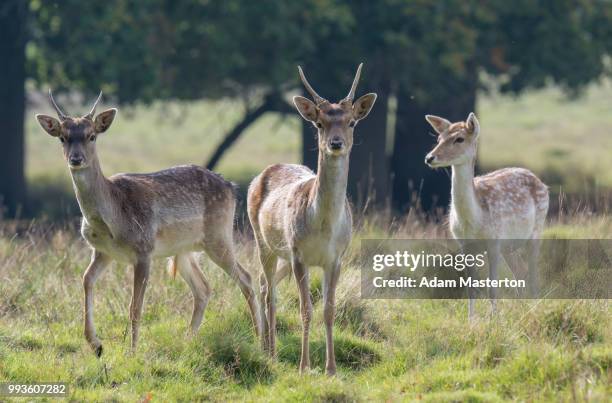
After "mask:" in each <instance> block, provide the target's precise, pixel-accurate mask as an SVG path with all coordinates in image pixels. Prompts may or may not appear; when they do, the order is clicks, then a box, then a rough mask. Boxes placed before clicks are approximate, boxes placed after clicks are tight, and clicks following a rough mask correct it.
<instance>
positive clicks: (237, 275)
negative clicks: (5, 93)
mask: <svg viewBox="0 0 612 403" xmlns="http://www.w3.org/2000/svg"><path fill="white" fill-rule="evenodd" d="M56 109H58V112H59V108H57V107H56ZM115 114H116V110H114V109H111V110H108V111H105V112H102V113H100V114H99V115H98V116H96V117H95V119H94V118H93V109H92V112H91V113H90V114H89V115H87V116H86V117H82V118H71V117H67V116H65V115H64V114H63V113H61V114H60V119H61V123H60V122H59V121H58V120H57V119H55V118H52V117H50V116H46V115H37V118H38V120H39V122H40V124H41V126H42V127H43V129H44V130H45V131H47V133H49V134H50V135H52V136H54V137H59V138H60V139H61V141H62V146H63V150H64V156H65V159H66V161H67V162H68V164H69V167H70V172H71V175H72V180H73V184H74V189H75V193H76V197H77V200H78V202H79V206H80V208H81V212H82V213H83V221H82V227H81V233H82V235H83V238H84V239H85V240H86V241H87V242H88V243H89V245H90V246H91V247H92V249H93V253H92V260H91V262H90V265H89V267H88V268H87V270H86V272H85V275H84V276H83V285H84V290H85V315H84V316H85V337H86V339H87V341H88V342H89V344H90V345H91V346H92V347H93V348H94V350H95V352H96V354H97V355H100V354H101V353H102V344H101V342H100V340H98V338H97V336H96V332H95V327H94V325H93V287H94V284H95V281H96V279H97V277H98V276H99V275H100V273H101V272H102V271H103V270H104V269H105V268H106V267H108V265H109V264H110V263H111V262H112V261H113V260H115V261H118V262H121V263H125V264H129V265H132V266H133V267H134V286H133V292H132V301H131V303H130V320H131V322H132V348H133V349H135V348H136V344H137V340H138V333H139V322H140V317H141V314H142V305H143V301H144V293H145V290H146V286H147V282H148V278H149V270H150V266H151V259H153V258H157V257H171V258H172V262H171V265H170V267H171V270H172V272H173V275H175V274H176V272H177V271H178V272H179V273H180V274H181V277H183V279H184V280H185V281H186V282H187V284H188V285H189V287H190V289H191V291H192V294H193V297H194V309H193V313H192V319H191V329H192V331H194V332H195V331H197V330H198V328H199V326H200V324H201V321H202V317H203V314H204V310H205V308H206V304H207V303H208V298H209V296H210V286H209V285H208V283H207V281H206V279H205V277H204V274H203V273H202V272H201V270H200V268H199V267H198V265H197V261H196V259H195V257H194V255H193V254H194V253H195V252H198V251H205V252H206V253H207V254H208V256H209V257H210V259H211V260H212V261H213V262H215V263H216V264H217V265H219V266H220V267H221V268H222V269H223V270H225V271H226V272H227V273H228V274H229V275H230V277H231V278H232V279H233V280H235V281H236V282H237V283H238V285H239V287H240V289H241V291H242V293H243V294H244V296H245V298H246V300H247V303H248V305H249V308H250V311H251V316H252V320H253V324H254V326H255V330H256V332H257V333H258V334H259V330H260V329H259V328H260V321H259V308H258V307H257V301H256V298H255V294H254V291H253V289H252V285H251V278H250V275H249V273H248V272H247V271H245V270H244V269H243V268H242V266H241V265H240V264H239V263H238V262H237V260H236V258H235V250H234V249H235V248H234V241H233V225H234V212H235V207H236V199H235V189H234V186H233V184H231V183H230V182H228V181H226V180H224V179H223V178H222V177H221V176H219V175H217V174H215V173H213V172H211V171H209V170H207V169H204V168H202V167H198V166H195V165H188V166H187V165H185V166H178V167H173V168H169V169H166V170H163V171H159V172H153V173H148V174H117V175H114V176H112V177H110V178H106V177H105V176H104V175H103V173H102V169H101V168H100V164H99V161H98V157H97V153H96V147H95V144H96V139H97V137H98V136H99V135H100V134H101V133H103V132H104V131H106V130H107V129H108V127H109V126H110V125H111V123H112V121H113V119H114V116H115Z"/></svg>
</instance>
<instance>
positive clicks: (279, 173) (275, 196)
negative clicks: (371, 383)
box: [247, 64, 376, 375]
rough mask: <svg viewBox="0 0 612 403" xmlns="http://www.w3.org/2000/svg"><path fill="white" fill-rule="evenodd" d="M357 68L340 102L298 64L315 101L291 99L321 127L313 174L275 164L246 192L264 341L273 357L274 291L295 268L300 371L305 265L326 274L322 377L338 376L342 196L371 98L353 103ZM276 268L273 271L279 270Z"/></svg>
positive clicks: (347, 230)
mask: <svg viewBox="0 0 612 403" xmlns="http://www.w3.org/2000/svg"><path fill="white" fill-rule="evenodd" d="M361 67H362V65H361V64H360V65H359V68H358V69H357V73H356V74H355V78H354V80H353V84H352V86H351V89H350V91H349V93H348V95H347V96H346V97H345V98H344V99H342V100H341V101H339V102H338V103H331V102H329V101H327V100H326V99H324V98H322V97H321V96H319V95H318V94H317V93H316V92H315V91H314V89H313V88H312V87H311V86H310V84H309V83H308V81H307V80H306V77H305V76H304V73H303V71H302V69H301V67H298V71H299V75H300V78H301V80H302V83H303V84H304V86H305V87H306V90H307V91H308V92H309V93H310V95H311V96H312V98H313V100H314V102H312V101H310V100H309V99H307V98H304V97H301V96H295V97H293V103H294V104H295V107H296V108H297V110H298V112H299V113H300V115H301V116H302V117H303V118H304V119H305V120H306V121H308V122H310V123H312V124H313V125H314V126H315V127H316V128H317V130H318V150H319V157H318V158H319V160H318V168H317V173H316V174H315V173H314V172H312V171H311V170H310V169H308V168H307V167H305V166H302V165H291V164H278V165H272V166H269V167H268V168H266V169H265V170H264V171H263V172H262V173H261V174H259V175H258V176H257V177H256V178H255V179H254V180H253V181H252V182H251V185H250V187H249V192H248V202H247V203H248V214H249V219H250V221H251V225H252V227H253V231H254V233H255V240H256V244H257V249H258V252H259V258H260V261H261V264H262V266H263V273H262V276H261V277H260V280H261V284H262V292H261V301H260V306H261V307H262V309H264V306H265V310H266V311H267V312H264V314H263V315H262V317H265V318H266V320H264V324H263V335H264V336H263V338H262V343H263V347H264V350H266V351H267V352H268V353H269V354H270V355H271V356H274V354H275V338H276V307H275V286H276V283H277V282H278V281H280V279H282V278H283V277H284V276H285V275H286V274H288V273H289V272H290V268H291V269H292V270H293V273H294V275H295V279H296V282H297V286H298V290H299V295H300V311H301V316H302V351H301V359H300V372H303V371H305V370H306V369H307V368H309V367H310V361H309V346H308V335H309V329H310V321H311V318H312V303H311V300H310V293H309V286H308V283H309V275H308V267H310V266H319V267H321V268H322V269H323V304H324V305H323V316H324V322H325V329H326V363H325V368H326V372H327V374H329V375H333V374H334V373H335V372H336V359H335V355H334V341H333V336H332V327H333V323H334V316H335V291H336V286H337V284H338V278H339V276H340V265H341V259H342V256H343V254H344V252H345V251H346V248H347V247H348V244H349V242H350V240H351V231H352V216H351V209H350V206H349V203H348V200H347V198H346V186H347V178H348V170H349V154H350V151H351V147H352V146H353V130H354V128H355V125H356V124H357V122H359V121H360V120H361V119H363V118H365V117H366V116H367V115H368V113H369V112H370V110H371V109H372V106H373V105H374V102H375V101H376V94H373V93H370V94H367V95H364V96H362V97H361V98H359V99H358V100H357V101H356V102H354V103H353V99H354V97H355V89H356V87H357V83H358V82H359V77H360V74H361ZM277 270H278V272H277Z"/></svg>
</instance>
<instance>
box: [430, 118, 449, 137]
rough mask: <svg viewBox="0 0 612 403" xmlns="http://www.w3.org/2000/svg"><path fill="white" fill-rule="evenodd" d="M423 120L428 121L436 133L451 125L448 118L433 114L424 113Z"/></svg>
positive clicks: (442, 131)
mask: <svg viewBox="0 0 612 403" xmlns="http://www.w3.org/2000/svg"><path fill="white" fill-rule="evenodd" d="M425 120H427V122H429V124H430V125H431V127H433V129H434V130H435V131H436V133H438V134H442V133H444V132H445V131H446V130H448V128H449V127H450V125H451V122H449V121H448V120H446V119H444V118H441V117H439V116H435V115H425Z"/></svg>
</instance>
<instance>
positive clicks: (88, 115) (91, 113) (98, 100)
mask: <svg viewBox="0 0 612 403" xmlns="http://www.w3.org/2000/svg"><path fill="white" fill-rule="evenodd" d="M100 99H102V91H100V95H98V99H96V102H95V103H94V105H93V107H92V108H91V110H90V111H89V113H88V114H87V115H85V116H83V117H84V118H89V119H93V117H94V113H96V107H97V106H98V102H100Z"/></svg>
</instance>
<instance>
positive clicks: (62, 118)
mask: <svg viewBox="0 0 612 403" xmlns="http://www.w3.org/2000/svg"><path fill="white" fill-rule="evenodd" d="M49 99H50V100H51V104H52V105H53V107H54V108H55V112H57V116H59V118H60V120H61V121H62V122H63V121H64V120H66V119H68V115H66V114H65V113H64V112H62V110H61V109H60V107H59V106H57V104H56V103H55V99H53V92H51V88H49Z"/></svg>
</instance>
